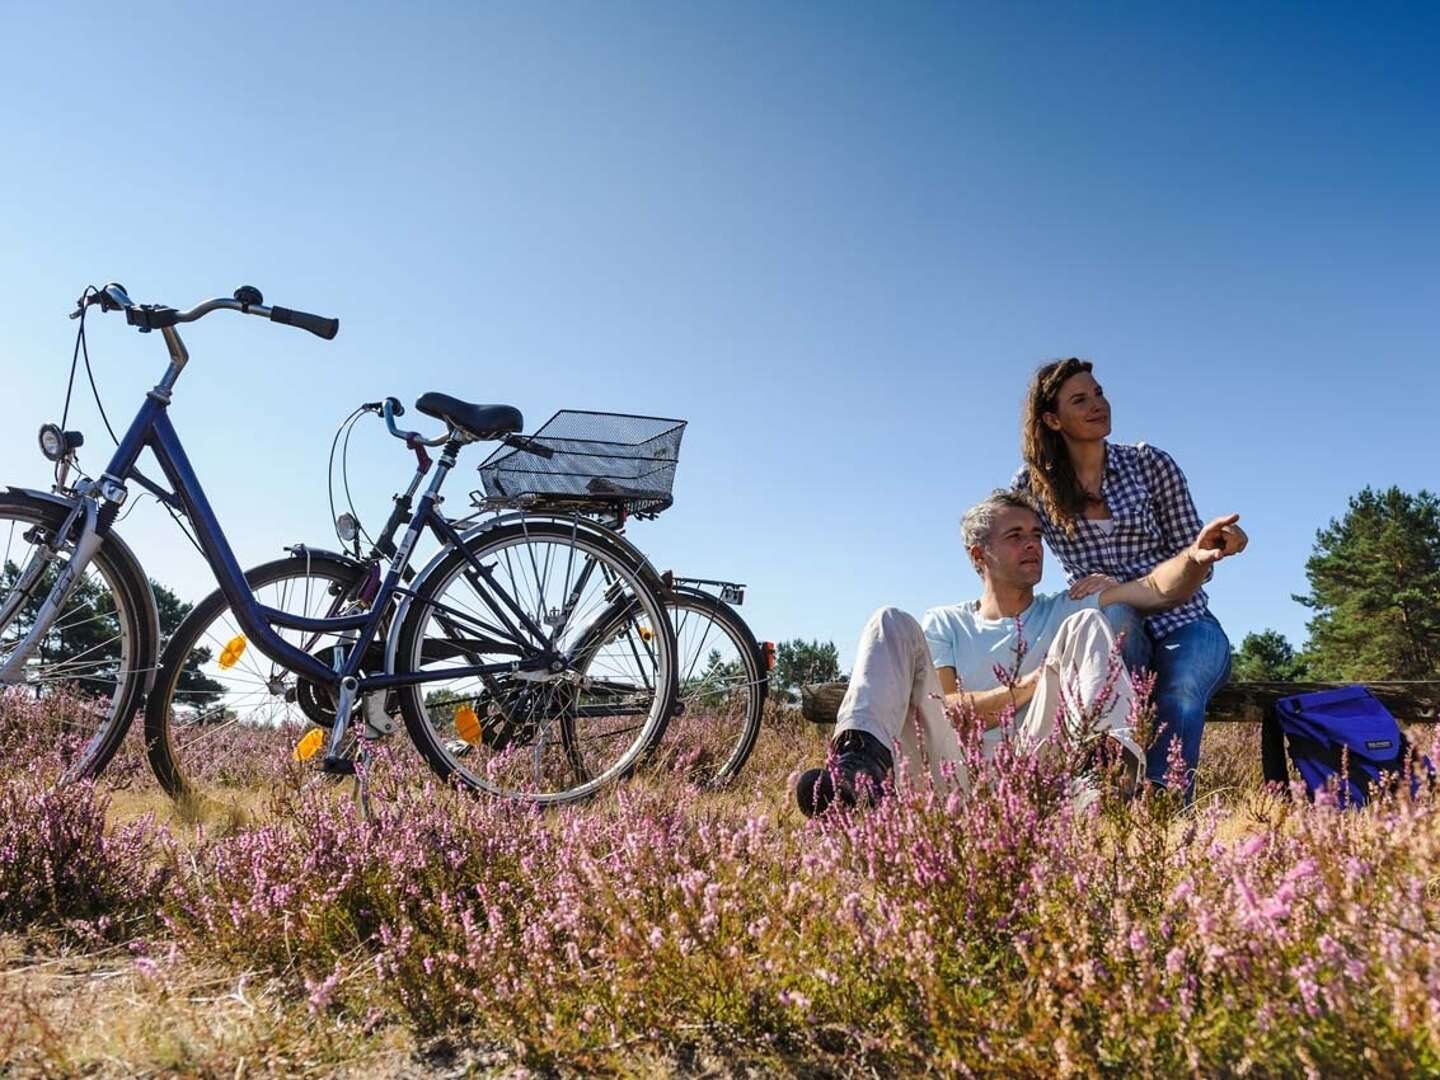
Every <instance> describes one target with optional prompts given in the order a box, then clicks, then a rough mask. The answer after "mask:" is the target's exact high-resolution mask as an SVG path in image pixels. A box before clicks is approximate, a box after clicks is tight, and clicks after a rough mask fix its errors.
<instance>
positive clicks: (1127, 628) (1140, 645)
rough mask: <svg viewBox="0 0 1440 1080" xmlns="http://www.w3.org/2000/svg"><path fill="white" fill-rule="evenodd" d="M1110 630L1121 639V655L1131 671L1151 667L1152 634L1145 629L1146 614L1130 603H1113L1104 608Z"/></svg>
mask: <svg viewBox="0 0 1440 1080" xmlns="http://www.w3.org/2000/svg"><path fill="white" fill-rule="evenodd" d="M1104 617H1105V621H1106V622H1107V623H1108V624H1109V625H1110V631H1111V633H1113V634H1114V635H1115V637H1116V639H1118V640H1119V641H1120V655H1121V656H1122V657H1123V658H1124V660H1125V666H1126V667H1127V668H1128V669H1129V670H1130V671H1132V672H1133V671H1138V670H1139V669H1140V668H1148V667H1150V636H1149V635H1148V634H1147V633H1146V631H1145V616H1143V615H1141V614H1140V612H1138V611H1136V610H1135V609H1134V608H1133V607H1131V606H1130V605H1129V604H1111V605H1110V606H1109V607H1107V608H1105V610H1104Z"/></svg>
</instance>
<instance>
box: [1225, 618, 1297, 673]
mask: <svg viewBox="0 0 1440 1080" xmlns="http://www.w3.org/2000/svg"><path fill="white" fill-rule="evenodd" d="M1230 677H1231V678H1232V679H1234V680H1235V681H1236V682H1292V681H1294V680H1295V679H1303V678H1305V662H1304V660H1303V659H1302V658H1301V657H1300V656H1299V655H1298V654H1297V653H1296V652H1295V649H1294V647H1293V646H1292V645H1291V644H1290V642H1289V641H1287V640H1286V639H1285V635H1284V634H1282V633H1280V632H1279V631H1277V630H1265V631H1263V632H1261V633H1259V634H1246V635H1245V640H1244V641H1242V642H1241V643H1240V648H1239V649H1237V650H1236V651H1235V659H1234V665H1233V666H1232V668H1231V671H1230Z"/></svg>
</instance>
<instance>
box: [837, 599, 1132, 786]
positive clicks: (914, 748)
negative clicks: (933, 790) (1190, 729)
mask: <svg viewBox="0 0 1440 1080" xmlns="http://www.w3.org/2000/svg"><path fill="white" fill-rule="evenodd" d="M1114 648H1115V637H1114V634H1113V633H1112V632H1111V630H1110V625H1109V623H1107V622H1106V620H1105V617H1104V616H1103V615H1101V614H1100V611H1099V610H1098V609H1094V608H1090V609H1086V610H1084V611H1079V612H1076V613H1075V614H1074V615H1071V616H1070V617H1069V618H1068V619H1066V620H1065V621H1064V622H1062V623H1061V624H1060V630H1059V632H1058V633H1057V634H1056V635H1055V640H1054V641H1052V642H1051V643H1050V647H1049V648H1048V649H1047V650H1046V653H1045V659H1044V668H1045V670H1044V672H1043V674H1042V675H1041V676H1040V679H1039V681H1038V683H1037V684H1036V687H1035V694H1034V696H1033V697H1032V698H1031V700H1030V705H1029V707H1028V708H1027V709H1026V710H1025V711H1024V713H1023V714H1022V717H1021V720H1020V723H1019V724H1018V725H1017V726H1016V727H1015V730H1014V731H1013V732H1007V731H1005V730H1004V729H1001V728H995V729H992V730H990V731H987V732H986V733H985V736H984V740H983V741H984V746H985V749H986V752H987V754H988V753H993V752H994V748H995V747H996V746H997V745H998V744H999V743H1000V741H1001V740H1002V739H1004V738H1006V737H1007V734H1008V735H1010V736H1012V737H1013V738H1014V739H1015V740H1016V741H1017V742H1018V744H1019V745H1020V746H1021V747H1023V748H1025V749H1027V750H1035V749H1038V748H1039V747H1040V746H1042V745H1043V744H1044V743H1045V742H1046V741H1047V740H1048V739H1050V738H1051V737H1052V736H1053V735H1054V734H1055V731H1056V722H1057V719H1058V718H1060V717H1061V716H1063V717H1064V718H1065V720H1066V722H1067V723H1068V724H1069V725H1070V729H1071V731H1078V730H1079V727H1080V725H1081V724H1082V723H1083V722H1084V721H1085V720H1086V719H1087V717H1086V714H1087V713H1090V712H1092V711H1094V707H1095V704H1096V702H1097V699H1099V698H1100V696H1101V694H1102V692H1103V690H1104V688H1105V685H1106V682H1107V680H1108V678H1109V669H1110V656H1111V654H1112V652H1113V651H1114ZM1134 697H1135V691H1134V688H1133V687H1132V686H1131V684H1130V678H1129V676H1128V675H1127V674H1126V673H1125V671H1124V669H1123V668H1121V670H1120V674H1119V676H1118V678H1116V679H1115V680H1114V685H1113V687H1112V688H1111V689H1110V692H1109V695H1108V698H1107V700H1106V702H1105V704H1104V708H1103V715H1101V716H1098V717H1089V721H1090V722H1089V731H1090V732H1092V733H1103V734H1106V735H1109V736H1112V737H1113V738H1115V739H1116V740H1117V741H1118V742H1119V743H1120V744H1121V745H1122V746H1124V747H1125V748H1126V749H1127V750H1129V751H1130V752H1131V753H1132V754H1134V755H1135V757H1136V759H1137V760H1138V761H1141V762H1143V761H1144V760H1145V754H1144V751H1142V750H1141V749H1140V747H1139V746H1138V745H1137V744H1136V742H1135V740H1134V737H1133V732H1132V731H1131V730H1130V727H1129V716H1130V709H1131V703H1132V701H1133V700H1134ZM850 728H857V729H859V730H861V731H866V732H869V733H870V734H871V735H873V736H875V738H877V739H879V740H880V741H881V742H883V743H884V744H885V745H886V746H890V747H893V748H895V751H896V766H897V777H898V776H900V775H907V776H908V777H909V778H910V780H911V781H913V780H914V779H915V778H916V777H918V776H919V775H920V773H921V771H922V770H923V769H924V767H925V765H926V763H927V762H928V765H929V770H930V774H931V776H932V777H933V778H934V779H935V781H936V784H937V785H938V786H942V788H943V786H945V785H947V784H948V781H947V780H946V779H945V777H944V769H943V767H944V766H945V765H946V764H947V763H953V768H954V783H955V784H956V785H957V786H959V787H960V788H961V789H962V790H968V789H969V784H970V781H969V775H968V773H967V771H966V769H965V765H964V763H963V762H962V761H961V760H960V741H959V738H958V737H957V736H956V734H955V730H954V728H953V727H951V725H950V721H949V720H948V719H947V718H946V716H945V710H944V706H943V694H942V692H941V690H940V679H939V677H938V676H937V675H936V674H935V664H934V661H933V659H932V658H931V656H930V646H929V644H928V643H927V642H926V640H925V632H924V631H923V630H922V629H921V628H920V623H919V622H918V621H916V619H915V617H914V616H913V615H910V614H909V613H908V612H905V611H901V610H900V609H899V608H894V607H886V608H881V609H880V610H879V611H877V612H875V614H873V615H871V616H870V620H869V622H867V623H866V624H865V629H864V631H862V632H861V635H860V644H859V647H858V648H857V650H856V653H855V670H854V673H853V674H852V675H851V676H850V685H849V687H848V689H847V690H846V691H845V698H844V700H843V701H842V702H841V703H840V711H839V714H838V716H837V717H836V723H835V733H836V734H837V735H838V734H839V733H840V732H842V731H846V730H848V729H850ZM901 761H904V762H905V763H906V768H905V769H904V770H900V769H899V768H898V766H899V765H900V762H901ZM1084 801H1085V802H1088V801H1090V799H1089V798H1088V797H1087V798H1085V799H1084Z"/></svg>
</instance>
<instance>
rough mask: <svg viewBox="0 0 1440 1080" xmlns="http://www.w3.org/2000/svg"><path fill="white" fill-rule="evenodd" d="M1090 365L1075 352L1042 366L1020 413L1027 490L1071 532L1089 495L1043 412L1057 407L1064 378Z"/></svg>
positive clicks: (1032, 379) (1057, 521) (1056, 520)
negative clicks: (1026, 472) (1026, 469)
mask: <svg viewBox="0 0 1440 1080" xmlns="http://www.w3.org/2000/svg"><path fill="white" fill-rule="evenodd" d="M1093 367H1094V365H1093V364H1091V363H1090V361H1089V360H1081V359H1079V358H1077V357H1074V356H1072V357H1069V358H1068V359H1065V360H1054V361H1051V362H1050V363H1048V364H1046V365H1044V366H1043V367H1041V368H1040V369H1039V370H1038V371H1036V372H1035V374H1034V375H1033V376H1031V379H1030V388H1029V390H1028V391H1027V392H1026V394H1025V409H1024V412H1023V414H1022V415H1021V417H1020V455H1021V457H1022V458H1023V459H1024V461H1025V464H1026V465H1028V466H1029V467H1030V492H1031V494H1033V495H1034V496H1035V501H1036V502H1038V503H1039V504H1040V508H1041V509H1042V510H1044V511H1045V515H1046V517H1048V518H1049V519H1050V520H1051V521H1052V522H1054V523H1055V525H1056V526H1058V527H1059V528H1061V529H1064V530H1065V532H1066V533H1069V534H1071V535H1074V533H1075V519H1076V518H1078V517H1081V516H1083V515H1084V513H1085V504H1086V503H1087V502H1089V501H1090V496H1089V495H1088V494H1087V493H1086V491H1085V489H1084V488H1082V487H1081V486H1080V481H1079V479H1078V478H1077V477H1076V475H1075V466H1074V464H1073V463H1072V462H1071V461H1070V451H1069V449H1068V448H1067V447H1066V446H1065V436H1063V435H1061V434H1060V432H1058V431H1052V430H1051V429H1050V428H1049V427H1047V426H1046V424H1045V420H1044V416H1045V414H1046V413H1047V412H1055V411H1056V405H1057V404H1058V403H1059V397H1060V387H1061V386H1063V385H1064V384H1065V380H1066V379H1068V378H1070V376H1072V375H1079V374H1080V373H1081V372H1082V371H1090V370H1091V369H1092V368H1093Z"/></svg>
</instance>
